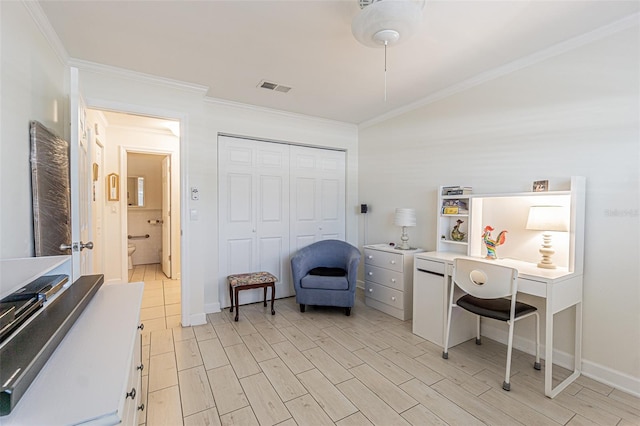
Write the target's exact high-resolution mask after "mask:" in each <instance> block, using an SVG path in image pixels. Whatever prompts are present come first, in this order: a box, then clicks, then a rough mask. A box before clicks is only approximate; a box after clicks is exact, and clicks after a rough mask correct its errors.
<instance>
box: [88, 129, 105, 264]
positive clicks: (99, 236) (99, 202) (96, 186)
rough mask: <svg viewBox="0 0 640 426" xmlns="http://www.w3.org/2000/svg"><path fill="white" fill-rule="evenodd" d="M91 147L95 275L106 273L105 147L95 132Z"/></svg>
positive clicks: (92, 136) (91, 134)
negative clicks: (103, 231) (104, 263)
mask: <svg viewBox="0 0 640 426" xmlns="http://www.w3.org/2000/svg"><path fill="white" fill-rule="evenodd" d="M89 135H90V138H89V145H90V146H91V153H92V155H91V156H92V158H93V164H92V165H91V180H92V189H91V191H92V193H91V214H92V221H91V222H92V225H93V238H92V239H91V241H93V244H94V246H93V256H92V257H93V259H92V260H93V271H92V272H93V273H95V274H102V273H104V266H103V257H104V253H103V251H102V247H103V238H104V235H103V233H102V227H103V209H102V206H104V189H105V183H104V182H105V181H104V162H103V158H104V146H103V145H102V143H101V142H100V140H99V139H98V135H97V134H95V133H94V132H90V133H89Z"/></svg>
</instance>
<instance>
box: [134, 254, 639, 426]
mask: <svg viewBox="0 0 640 426" xmlns="http://www.w3.org/2000/svg"><path fill="white" fill-rule="evenodd" d="M131 278H132V279H131V281H139V280H142V281H144V282H145V291H144V296H143V307H142V309H141V316H142V317H143V322H144V324H145V328H144V332H143V359H144V363H145V366H149V368H145V369H144V370H143V389H142V390H143V402H144V404H145V407H146V409H145V410H144V411H143V412H141V413H140V418H139V422H140V424H146V425H147V426H156V425H171V426H173V425H261V426H264V425H276V424H277V425H283V426H284V425H287V426H290V425H291V426H293V425H313V426H315V425H325V424H326V425H341V426H347V425H372V424H373V425H384V426H387V425H431V424H433V425H435V424H438V425H447V424H451V425H455V424H458V425H480V424H488V425H519V424H525V425H570V426H577V425H616V426H626V425H637V424H640V399H639V398H636V397H634V396H631V395H629V394H626V393H624V392H621V391H619V390H616V389H613V388H612V387H610V386H608V385H605V384H602V383H599V382H596V381H594V380H592V379H589V378H587V377H584V376H582V377H580V378H578V380H577V381H576V382H574V383H573V384H571V385H570V386H569V387H568V388H567V389H565V391H563V392H562V393H561V394H560V395H559V396H558V397H556V398H555V399H553V400H552V399H549V398H547V397H545V396H544V385H543V378H544V366H543V370H542V371H536V370H534V369H533V368H532V363H533V356H531V355H529V354H526V353H523V352H520V351H517V350H514V353H513V364H512V378H511V383H512V390H511V391H510V392H505V391H503V390H502V380H503V379H504V365H505V364H504V363H505V352H506V347H505V346H504V345H502V344H500V343H497V342H495V341H492V340H490V339H486V338H485V339H483V344H482V346H476V345H475V344H474V342H473V339H472V340H470V341H468V342H465V343H463V344H461V345H458V346H456V347H454V348H451V349H450V352H449V360H447V361H445V360H443V359H442V357H441V353H442V349H441V348H440V347H438V346H436V345H434V344H432V343H430V342H428V341H426V340H424V339H422V338H420V337H418V336H416V335H414V334H413V333H411V321H410V320H409V321H400V320H397V319H395V318H392V317H390V316H388V315H386V314H384V313H382V312H380V311H377V310H375V309H372V308H369V307H367V306H366V305H365V304H364V297H363V294H362V292H361V291H360V290H358V294H357V300H356V306H355V307H354V309H353V311H352V315H351V316H350V317H347V316H345V315H344V311H343V310H342V309H332V308H314V307H308V308H307V311H306V312H305V313H304V314H302V313H300V312H299V310H298V306H297V305H296V303H295V298H286V299H278V300H276V305H275V310H276V314H275V315H274V316H272V315H270V312H269V308H268V307H267V308H264V307H263V306H262V303H256V304H251V305H245V306H242V307H241V308H240V321H239V322H234V321H233V318H232V314H230V313H229V311H228V309H225V310H224V311H223V312H220V313H215V314H208V315H207V323H206V324H204V325H200V326H194V327H184V328H182V327H180V324H179V322H180V321H179V319H180V283H179V281H173V280H169V279H167V278H166V277H164V276H162V274H161V273H158V268H157V267H153V265H147V266H145V267H144V268H139V267H137V268H136V269H134V270H133V271H132V274H131ZM145 318H146V319H145ZM567 374H568V372H567V371H566V370H564V369H562V368H559V367H554V376H557V378H562V377H566V375H567Z"/></svg>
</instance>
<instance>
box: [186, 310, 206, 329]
mask: <svg viewBox="0 0 640 426" xmlns="http://www.w3.org/2000/svg"><path fill="white" fill-rule="evenodd" d="M189 320H190V321H191V324H190V325H192V326H193V325H202V324H206V323H207V315H206V314H205V313H204V312H202V313H199V314H192V315H191V316H189Z"/></svg>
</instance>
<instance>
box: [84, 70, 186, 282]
mask: <svg viewBox="0 0 640 426" xmlns="http://www.w3.org/2000/svg"><path fill="white" fill-rule="evenodd" d="M80 78H81V80H82V73H81V76H80ZM81 84H82V82H81ZM93 116H94V115H93V114H92V115H90V116H89V118H88V119H90V117H93ZM90 125H91V124H90ZM103 134H104V135H105V136H104V139H103V141H104V144H105V174H109V173H117V174H118V175H120V176H121V179H122V181H121V184H120V187H121V194H122V196H121V197H120V200H119V201H107V202H106V206H105V212H104V221H103V229H104V235H105V240H104V241H105V247H106V250H105V259H104V265H105V269H104V274H105V282H127V279H128V272H127V268H126V262H124V261H123V259H124V260H126V254H127V252H126V247H127V241H126V240H123V239H122V236H123V235H127V233H129V234H131V232H127V213H128V212H129V211H131V210H132V209H128V208H127V199H126V189H125V188H126V181H125V180H124V178H125V177H126V176H127V170H126V167H127V166H126V165H124V164H122V163H123V160H126V154H125V152H157V153H159V154H160V153H161V154H162V155H168V154H170V155H171V156H172V157H171V169H172V170H173V172H175V173H176V182H175V184H176V189H175V190H174V191H172V193H173V196H172V203H173V204H174V205H178V204H179V200H180V198H179V197H180V191H179V185H177V182H179V178H178V176H179V174H180V161H179V157H180V156H179V148H180V146H179V140H178V138H177V137H176V136H174V135H173V134H171V133H170V132H168V131H167V132H155V131H151V130H149V129H143V128H136V127H123V126H113V125H109V123H108V122H107V126H106V128H105V129H104V130H103ZM157 157H158V158H161V155H157ZM158 167H160V166H158ZM159 170H160V169H159V168H158V171H159ZM156 180H159V179H156ZM149 183H150V188H149V189H150V192H149V195H150V198H149V199H148V201H149V204H148V205H147V207H148V208H155V209H161V208H162V205H161V204H160V201H159V199H158V198H159V197H157V196H156V197H154V196H153V194H154V191H153V189H154V185H153V179H151V180H150V181H149ZM155 187H156V189H158V185H155ZM160 190H161V186H160ZM156 192H157V191H156ZM174 196H175V199H174ZM174 201H175V202H174ZM156 213H157V212H156ZM173 218H174V219H175V220H176V221H178V224H179V220H180V211H179V209H177V208H176V209H175V211H174V216H173ZM148 219H150V218H148ZM178 224H176V228H175V230H174V234H176V235H179V225H178ZM154 226H155V227H157V228H158V229H157V230H158V235H155V233H151V234H154V235H155V237H157V238H154V241H140V240H137V241H132V242H133V243H134V244H141V247H140V249H141V253H138V254H137V256H136V253H134V260H136V261H137V263H146V260H145V261H144V262H143V260H142V259H143V258H144V259H147V258H148V256H144V255H143V254H144V252H145V250H146V251H150V250H152V248H151V247H144V246H145V245H153V243H154V242H160V235H161V233H160V225H154ZM172 226H173V224H172ZM145 233H146V232H143V234H145ZM151 234H150V235H151ZM160 244H161V242H160ZM147 249H148V250H147ZM138 260H139V261H138Z"/></svg>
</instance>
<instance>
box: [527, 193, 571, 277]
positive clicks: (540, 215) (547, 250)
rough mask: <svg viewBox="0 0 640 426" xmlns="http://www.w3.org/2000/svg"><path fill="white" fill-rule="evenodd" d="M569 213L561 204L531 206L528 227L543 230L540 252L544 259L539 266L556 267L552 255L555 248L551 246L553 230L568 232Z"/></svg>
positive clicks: (533, 229)
mask: <svg viewBox="0 0 640 426" xmlns="http://www.w3.org/2000/svg"><path fill="white" fill-rule="evenodd" d="M568 222H569V221H568V215H567V212H566V210H565V208H564V207H561V206H531V207H530V208H529V217H528V219H527V226H526V229H530V230H532V231H543V233H542V247H541V248H540V254H542V260H541V261H540V262H539V263H538V268H544V269H555V268H556V265H554V264H553V261H552V260H551V256H553V254H554V253H555V250H554V249H553V247H552V246H551V232H552V231H557V232H567V231H568V230H569V223H568Z"/></svg>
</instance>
